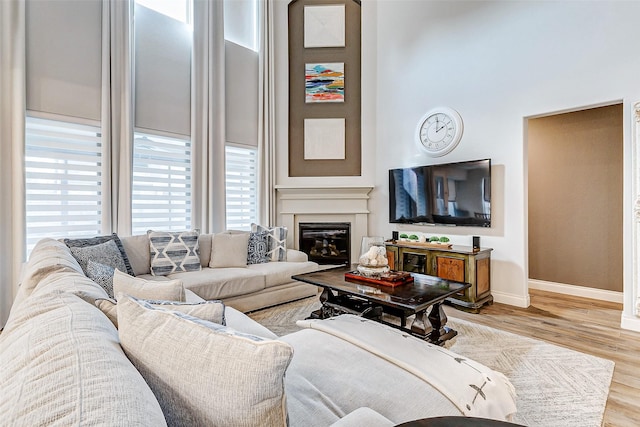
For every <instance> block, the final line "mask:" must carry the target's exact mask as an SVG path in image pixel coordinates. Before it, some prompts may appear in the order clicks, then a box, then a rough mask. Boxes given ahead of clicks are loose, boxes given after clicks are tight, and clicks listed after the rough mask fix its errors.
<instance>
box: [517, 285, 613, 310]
mask: <svg viewBox="0 0 640 427" xmlns="http://www.w3.org/2000/svg"><path fill="white" fill-rule="evenodd" d="M529 289H538V290H541V291H548V292H555V293H557V294H565V295H574V296H577V297H583V298H591V299H597V300H601V301H609V302H617V303H620V304H622V302H623V293H622V292H616V291H607V290H604V289H596V288H588V287H586V286H576V285H566V284H564V283H555V282H545V281H544V280H536V279H529Z"/></svg>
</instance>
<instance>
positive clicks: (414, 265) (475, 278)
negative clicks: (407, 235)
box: [386, 242, 493, 312]
mask: <svg viewBox="0 0 640 427" xmlns="http://www.w3.org/2000/svg"><path fill="white" fill-rule="evenodd" d="M386 247H387V257H388V259H389V266H390V267H391V269H392V270H399V271H409V272H412V273H421V274H428V275H430V276H437V277H441V278H443V279H447V280H453V281H456V282H464V283H470V284H471V287H470V288H467V289H465V290H464V291H462V292H460V293H459V294H456V295H454V296H452V297H449V298H447V301H448V302H450V303H452V304H454V305H456V306H458V307H459V308H462V309H466V310H468V311H473V312H478V310H479V309H480V308H481V307H482V306H483V305H485V304H491V303H493V296H492V295H491V251H492V250H493V249H491V248H484V249H480V250H478V251H474V250H473V248H472V247H470V246H456V245H454V246H453V247H452V248H451V249H445V248H442V249H440V248H431V247H429V248H427V247H424V246H420V245H419V244H417V245H412V244H411V243H406V242H386Z"/></svg>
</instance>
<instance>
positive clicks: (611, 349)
mask: <svg viewBox="0 0 640 427" xmlns="http://www.w3.org/2000/svg"><path fill="white" fill-rule="evenodd" d="M529 293H530V296H531V306H530V307H529V308H526V309H524V308H517V307H512V306H509V305H504V304H497V303H496V304H493V305H491V306H487V307H485V308H483V309H482V310H481V312H480V313H479V314H472V313H466V312H463V311H460V310H456V309H455V308H453V307H449V306H447V307H446V308H445V312H446V313H447V315H448V316H451V317H457V318H459V319H464V320H469V321H472V322H475V323H478V324H483V325H487V326H490V327H492V328H496V329H502V330H504V331H509V332H513V333H516V334H519V335H524V336H528V337H531V338H536V339H540V340H544V341H547V342H550V343H553V344H556V345H559V346H563V347H567V348H570V349H573V350H577V351H581V352H583V353H588V354H592V355H594V356H599V357H603V358H606V359H609V360H612V361H614V362H615V364H616V366H615V370H614V372H613V380H612V382H611V388H610V390H609V399H608V400H607V407H606V410H605V414H604V422H603V425H604V426H606V427H614V426H615V427H636V426H640V333H638V332H631V331H627V330H625V329H621V328H620V316H621V314H622V304H617V303H610V302H604V301H597V300H592V299H587V298H579V297H572V296H569V295H562V294H556V293H552V292H545V291H538V290H530V291H529ZM567 427H570V426H567Z"/></svg>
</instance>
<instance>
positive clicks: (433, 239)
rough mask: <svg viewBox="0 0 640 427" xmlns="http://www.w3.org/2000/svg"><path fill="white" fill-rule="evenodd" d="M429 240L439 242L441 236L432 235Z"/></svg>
mask: <svg viewBox="0 0 640 427" xmlns="http://www.w3.org/2000/svg"><path fill="white" fill-rule="evenodd" d="M429 241H430V242H439V241H440V238H439V237H438V236H431V237H429Z"/></svg>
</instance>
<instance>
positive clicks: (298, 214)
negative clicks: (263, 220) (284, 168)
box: [276, 185, 373, 261]
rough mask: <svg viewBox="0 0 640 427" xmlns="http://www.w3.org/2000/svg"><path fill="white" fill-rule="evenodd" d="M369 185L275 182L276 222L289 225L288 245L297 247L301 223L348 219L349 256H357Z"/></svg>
mask: <svg viewBox="0 0 640 427" xmlns="http://www.w3.org/2000/svg"><path fill="white" fill-rule="evenodd" d="M372 189H373V187H369V186H366V187H293V186H280V185H279V186H276V191H277V203H278V212H279V213H280V216H279V222H280V223H281V224H282V225H283V226H285V227H287V228H288V229H289V234H288V236H287V246H288V247H291V248H295V249H300V246H299V244H300V237H299V229H298V226H299V224H300V223H349V224H351V230H350V236H349V252H350V256H349V260H352V261H355V260H357V259H358V256H359V251H360V241H361V240H362V237H363V236H367V235H368V232H369V230H368V222H369V208H368V201H369V192H371V190H372ZM292 231H293V232H292Z"/></svg>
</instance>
